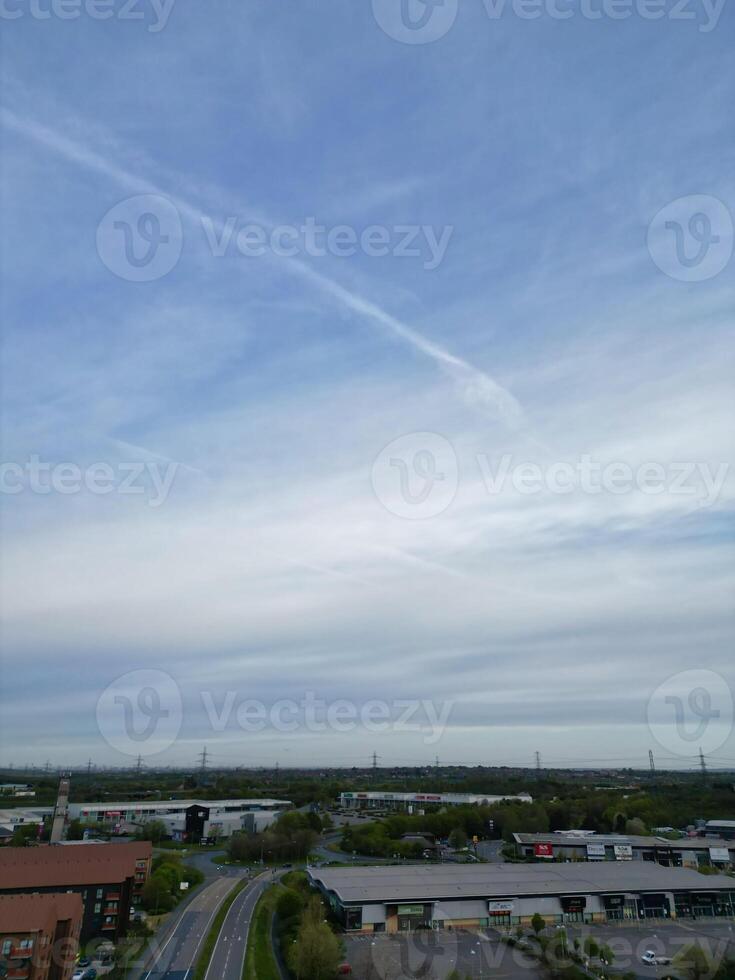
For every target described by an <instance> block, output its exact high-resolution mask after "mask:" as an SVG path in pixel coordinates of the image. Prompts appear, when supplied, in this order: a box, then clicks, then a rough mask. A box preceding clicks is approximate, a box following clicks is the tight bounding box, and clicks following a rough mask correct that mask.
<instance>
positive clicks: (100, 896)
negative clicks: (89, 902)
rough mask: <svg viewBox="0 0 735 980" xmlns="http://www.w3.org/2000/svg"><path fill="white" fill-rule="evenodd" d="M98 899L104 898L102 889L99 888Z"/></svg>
mask: <svg viewBox="0 0 735 980" xmlns="http://www.w3.org/2000/svg"><path fill="white" fill-rule="evenodd" d="M97 898H102V889H101V888H98V889H97Z"/></svg>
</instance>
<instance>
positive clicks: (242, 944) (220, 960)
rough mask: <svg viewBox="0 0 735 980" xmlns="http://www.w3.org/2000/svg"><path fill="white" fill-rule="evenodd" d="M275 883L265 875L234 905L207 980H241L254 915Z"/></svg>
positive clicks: (254, 882)
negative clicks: (261, 899)
mask: <svg viewBox="0 0 735 980" xmlns="http://www.w3.org/2000/svg"><path fill="white" fill-rule="evenodd" d="M273 881H274V873H273V872H272V871H266V872H264V873H263V874H262V875H259V876H258V877H257V878H255V879H254V880H253V882H252V883H251V884H250V885H248V887H247V888H246V889H245V890H244V891H242V892H241V893H240V894H239V895H238V896H237V898H236V899H235V901H234V902H233V903H232V905H231V906H230V908H229V910H228V912H227V916H226V917H225V921H224V922H223V923H222V929H221V931H220V934H219V939H218V940H217V945H216V946H215V948H214V952H213V954H212V959H211V960H210V963H209V969H208V970H207V972H206V974H205V980H241V978H242V973H243V966H244V963H245V953H246V952H247V946H248V933H249V932H250V922H251V920H252V918H253V912H254V911H255V906H256V904H257V902H258V899H259V898H260V896H261V895H262V894H263V892H264V891H265V890H266V888H268V887H269V886H270V885H271V884H273Z"/></svg>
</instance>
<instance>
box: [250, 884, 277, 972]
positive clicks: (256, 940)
mask: <svg viewBox="0 0 735 980" xmlns="http://www.w3.org/2000/svg"><path fill="white" fill-rule="evenodd" d="M282 891H283V887H282V886H281V885H272V886H271V887H270V888H268V889H267V890H266V891H264V892H263V895H262V896H261V898H260V900H259V901H258V904H257V905H256V906H255V913H254V914H253V921H252V922H251V924H250V935H249V936H248V948H247V952H246V954H245V969H244V970H243V974H242V976H243V980H281V974H280V972H279V969H278V966H277V964H276V960H275V957H274V955H273V947H272V945H271V926H272V924H273V913H274V912H275V908H276V902H277V901H278V896H279V895H280V894H281V892H282Z"/></svg>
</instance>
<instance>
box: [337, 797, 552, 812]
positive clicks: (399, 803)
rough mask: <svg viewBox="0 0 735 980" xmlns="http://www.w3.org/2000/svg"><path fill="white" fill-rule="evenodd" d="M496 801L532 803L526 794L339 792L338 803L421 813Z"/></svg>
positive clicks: (347, 807)
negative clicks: (442, 807)
mask: <svg viewBox="0 0 735 980" xmlns="http://www.w3.org/2000/svg"><path fill="white" fill-rule="evenodd" d="M496 803H533V797H532V796H529V795H528V793H520V794H519V795H517V796H488V795H487V794H486V793H381V792H373V793H340V794H339V805H340V806H341V807H342V808H343V809H346V810H406V811H407V812H408V813H417V814H420V813H421V811H422V810H425V809H426V808H427V807H430V808H434V807H441V806H493V805H494V804H496Z"/></svg>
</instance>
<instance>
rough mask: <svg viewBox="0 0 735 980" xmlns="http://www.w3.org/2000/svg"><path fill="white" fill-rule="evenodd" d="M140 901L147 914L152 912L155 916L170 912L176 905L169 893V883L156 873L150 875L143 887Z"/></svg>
mask: <svg viewBox="0 0 735 980" xmlns="http://www.w3.org/2000/svg"><path fill="white" fill-rule="evenodd" d="M141 901H142V903H143V908H144V909H145V910H146V911H147V912H152V913H154V914H155V915H160V914H161V913H163V912H170V911H171V909H172V908H173V907H174V905H175V903H176V899H175V898H174V896H173V894H172V892H171V885H170V882H169V881H168V880H167V879H166V878H165V877H164V876H162V875H160V874H159V873H158V872H156V873H155V874H152V875H151V876H150V878H149V879H148V881H147V882H146V883H145V885H143V891H142V892H141Z"/></svg>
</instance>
